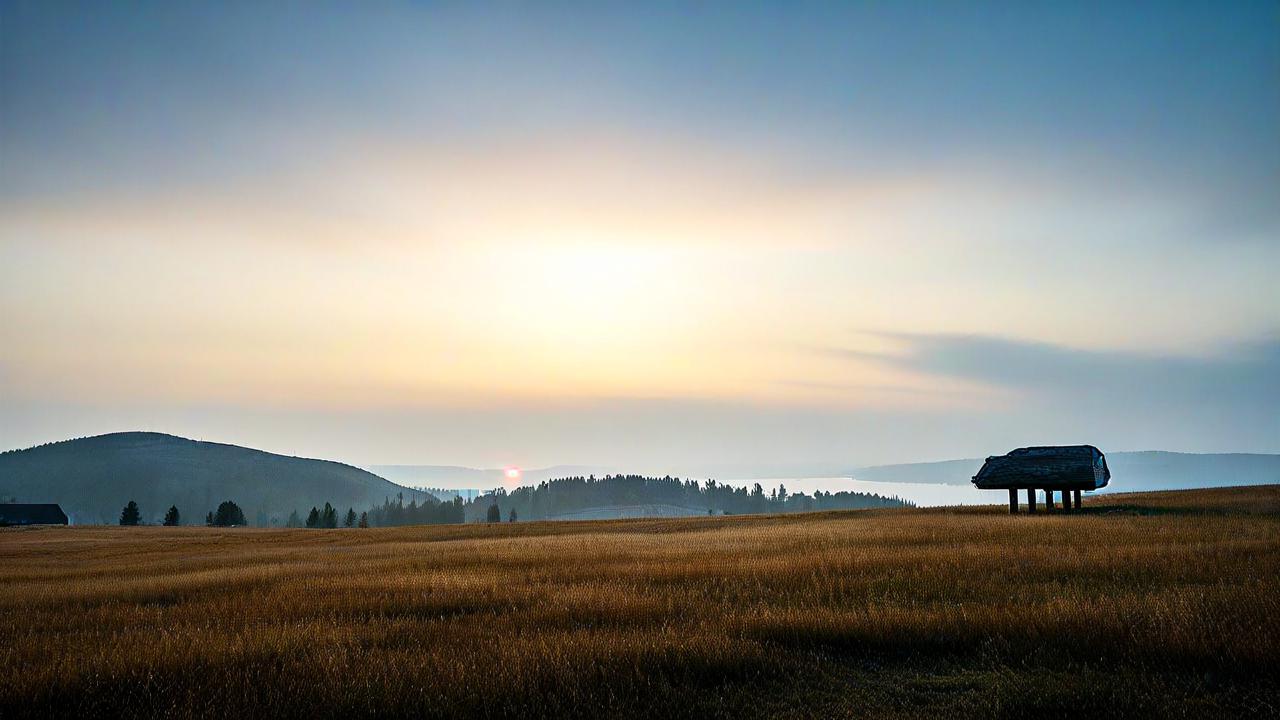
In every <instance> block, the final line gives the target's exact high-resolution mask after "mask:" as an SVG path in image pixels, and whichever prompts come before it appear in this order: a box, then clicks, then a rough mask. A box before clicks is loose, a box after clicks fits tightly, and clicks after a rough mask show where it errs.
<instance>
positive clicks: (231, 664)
mask: <svg viewBox="0 0 1280 720" xmlns="http://www.w3.org/2000/svg"><path fill="white" fill-rule="evenodd" d="M995 501H1003V495H1001V496H1000V497H998V498H996V497H993V502H995ZM1278 665H1280V486H1262V487H1251V488H1235V489H1222V490H1206V491H1186V492H1170V493H1143V494H1134V495H1114V496H1109V497H1101V498H1089V499H1087V500H1086V503H1085V508H1084V510H1083V511H1082V512H1080V513H1077V514H1074V515H1070V516H1064V515H1061V514H1058V515H1045V514H1041V515H1038V516H1034V517H1030V516H1027V515H1019V516H1016V517H1010V516H1009V515H1008V514H1007V510H1005V509H1004V508H1003V507H999V506H997V507H987V508H966V509H930V510H919V509H905V510H857V511H840V512H826V513H811V514H790V515H765V516H745V517H700V518H675V519H661V520H624V521H600V522H536V523H502V524H494V525H482V524H468V525H453V526H438V525H437V526H424V527H401V528H382V529H379V528H375V529H363V530H360V529H353V530H345V529H339V530H256V529H240V528H235V529H215V528H194V527H193V528H163V527H139V528H120V527H72V528H35V529H3V530H0V716H3V717H6V718H13V717H24V716H50V715H62V716H69V717H70V716H89V715H108V714H109V715H120V716H163V717H194V716H201V717H204V716H231V715H235V716H241V717H244V716H252V717H256V716H273V717H300V716H344V717H354V716H373V715H379V716H413V717H600V716H621V717H641V716H644V717H650V718H658V717H795V718H801V717H870V718H876V717H921V718H924V717H938V716H949V717H953V718H954V717H1027V716H1048V717H1053V716H1058V717H1076V716H1082V715H1091V716H1094V717H1113V716H1159V717H1197V718H1199V717H1242V716H1246V717H1247V716H1259V717H1265V716H1275V715H1276V714H1277V713H1280V685H1278V684H1277V680H1276V673H1275V668H1276V667H1277V666H1278Z"/></svg>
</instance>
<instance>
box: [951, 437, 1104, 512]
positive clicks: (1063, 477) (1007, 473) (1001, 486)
mask: <svg viewBox="0 0 1280 720" xmlns="http://www.w3.org/2000/svg"><path fill="white" fill-rule="evenodd" d="M1110 480H1111V470H1109V469H1108V468H1107V458H1106V456H1104V455H1103V454H1102V451H1101V450H1099V449H1098V448H1096V447H1094V446H1092V445H1067V446H1052V447H1026V448H1018V449H1017V450H1014V451H1012V452H1010V453H1009V454H1007V455H999V456H992V457H989V458H987V461H986V462H984V463H983V464H982V467H981V468H980V469H979V470H978V474H977V475H974V476H973V484H974V486H975V487H977V488H978V489H979V490H1008V491H1009V512H1011V513H1016V512H1018V491H1019V490H1026V491H1027V510H1028V511H1030V512H1035V511H1036V490H1043V491H1044V495H1045V509H1047V510H1049V511H1052V510H1053V507H1054V505H1053V494H1054V492H1060V493H1062V509H1063V510H1071V509H1072V506H1073V505H1074V506H1075V507H1076V508H1079V507H1080V492H1081V491H1082V490H1097V489H1098V488H1102V487H1106V485H1107V482H1108V481H1110Z"/></svg>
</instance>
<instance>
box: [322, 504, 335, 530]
mask: <svg viewBox="0 0 1280 720" xmlns="http://www.w3.org/2000/svg"><path fill="white" fill-rule="evenodd" d="M320 521H321V525H322V526H323V527H327V528H336V527H338V511H337V510H334V509H333V506H332V505H330V504H329V503H325V504H324V512H323V513H321V515H320Z"/></svg>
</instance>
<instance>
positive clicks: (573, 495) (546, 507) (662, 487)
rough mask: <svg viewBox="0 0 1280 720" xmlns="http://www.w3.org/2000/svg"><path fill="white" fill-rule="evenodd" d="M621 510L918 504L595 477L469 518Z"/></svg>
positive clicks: (482, 507)
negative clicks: (629, 507) (642, 507)
mask: <svg viewBox="0 0 1280 720" xmlns="http://www.w3.org/2000/svg"><path fill="white" fill-rule="evenodd" d="M618 505H624V506H625V505H673V506H676V507H682V508H687V509H692V510H697V511H699V512H706V513H707V514H711V515H741V514H753V513H792V512H812V511H815V510H854V509H865V508H884V507H914V505H913V503H910V502H908V501H905V500H902V499H901V498H897V497H885V496H882V495H876V494H873V493H861V492H851V491H840V492H836V493H831V492H823V491H821V490H819V491H817V492H815V493H813V494H812V495H807V494H805V493H792V492H788V491H787V488H786V485H785V484H779V485H778V487H776V488H773V489H771V490H770V491H768V492H767V493H766V492H765V489H764V487H763V486H761V485H760V483H755V484H754V485H752V486H751V487H750V488H747V487H738V486H734V485H726V484H723V483H718V482H716V481H715V480H707V481H705V482H702V483H699V482H697V481H696V480H681V479H680V478H673V477H671V476H666V477H661V478H657V477H646V476H643V475H606V476H604V477H602V478H597V477H595V476H594V475H592V476H587V477H581V476H578V477H567V478H559V479H556V480H546V481H543V482H542V483H540V484H538V485H534V486H525V487H520V488H516V489H515V490H513V491H511V492H507V491H506V490H504V489H501V488H499V489H497V490H495V491H494V492H492V493H489V494H486V495H483V496H481V497H478V498H476V499H475V500H473V501H472V502H471V503H470V504H469V505H468V513H467V517H469V518H474V519H476V520H479V519H481V518H483V519H484V520H486V521H489V522H496V521H498V520H501V519H502V518H503V513H504V511H506V517H507V519H508V520H514V519H516V518H520V519H526V520H545V519H548V518H552V517H556V516H558V515H563V514H568V513H573V512H577V511H581V510H586V509H590V508H598V507H610V506H618ZM494 508H497V509H496V510H495V509H494Z"/></svg>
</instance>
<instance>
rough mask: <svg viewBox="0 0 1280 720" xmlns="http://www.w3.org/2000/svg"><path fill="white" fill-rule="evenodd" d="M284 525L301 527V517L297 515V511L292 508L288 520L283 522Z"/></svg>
mask: <svg viewBox="0 0 1280 720" xmlns="http://www.w3.org/2000/svg"><path fill="white" fill-rule="evenodd" d="M284 526H285V527H290V528H300V527H302V518H300V517H298V511H297V510H294V511H293V512H291V513H289V520H288V522H286V523H285V524H284Z"/></svg>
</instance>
